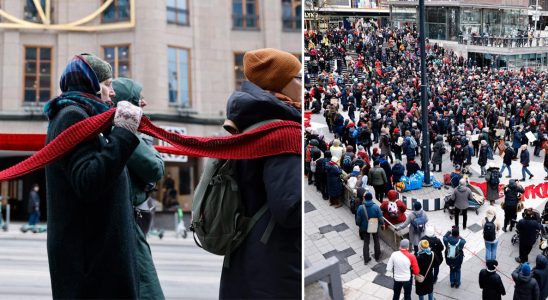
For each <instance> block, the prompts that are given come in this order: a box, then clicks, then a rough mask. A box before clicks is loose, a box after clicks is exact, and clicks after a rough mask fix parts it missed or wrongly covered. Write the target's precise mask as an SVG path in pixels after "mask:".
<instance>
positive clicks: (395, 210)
mask: <svg viewBox="0 0 548 300" xmlns="http://www.w3.org/2000/svg"><path fill="white" fill-rule="evenodd" d="M387 196H388V201H383V202H382V204H381V211H382V214H383V216H384V218H385V219H386V220H388V222H390V223H391V224H393V225H395V224H400V223H403V222H405V220H406V219H407V218H406V216H405V211H406V210H407V205H405V203H403V201H401V200H399V199H398V193H397V192H396V191H395V190H389V191H388V193H387Z"/></svg>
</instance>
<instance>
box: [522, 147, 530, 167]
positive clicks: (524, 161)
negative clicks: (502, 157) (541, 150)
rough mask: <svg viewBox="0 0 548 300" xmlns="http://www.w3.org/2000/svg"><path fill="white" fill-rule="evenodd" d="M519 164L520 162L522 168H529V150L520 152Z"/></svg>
mask: <svg viewBox="0 0 548 300" xmlns="http://www.w3.org/2000/svg"><path fill="white" fill-rule="evenodd" d="M519 162H520V163H521V164H522V165H523V166H524V167H528V166H529V162H530V159H529V150H527V149H525V150H523V151H521V154H520V155H519Z"/></svg>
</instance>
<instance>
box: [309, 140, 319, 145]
mask: <svg viewBox="0 0 548 300" xmlns="http://www.w3.org/2000/svg"><path fill="white" fill-rule="evenodd" d="M310 145H312V146H316V147H318V146H319V145H320V143H319V142H318V140H317V139H311V140H310Z"/></svg>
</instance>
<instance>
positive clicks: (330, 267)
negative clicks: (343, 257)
mask: <svg viewBox="0 0 548 300" xmlns="http://www.w3.org/2000/svg"><path fill="white" fill-rule="evenodd" d="M305 264H306V265H307V264H308V262H305ZM304 272H305V277H304V285H305V286H306V285H309V284H312V283H314V282H317V281H320V280H323V279H327V285H328V289H329V296H330V297H331V299H333V300H343V299H344V294H343V287H342V279H341V271H340V269H339V259H338V258H336V257H334V256H332V257H330V258H328V259H327V260H324V261H321V262H319V263H317V264H314V265H312V266H310V267H307V268H306V269H305V270H304Z"/></svg>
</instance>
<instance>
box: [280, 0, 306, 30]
mask: <svg viewBox="0 0 548 300" xmlns="http://www.w3.org/2000/svg"><path fill="white" fill-rule="evenodd" d="M282 23H283V29H284V30H291V31H299V30H301V24H302V21H301V0H282Z"/></svg>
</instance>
